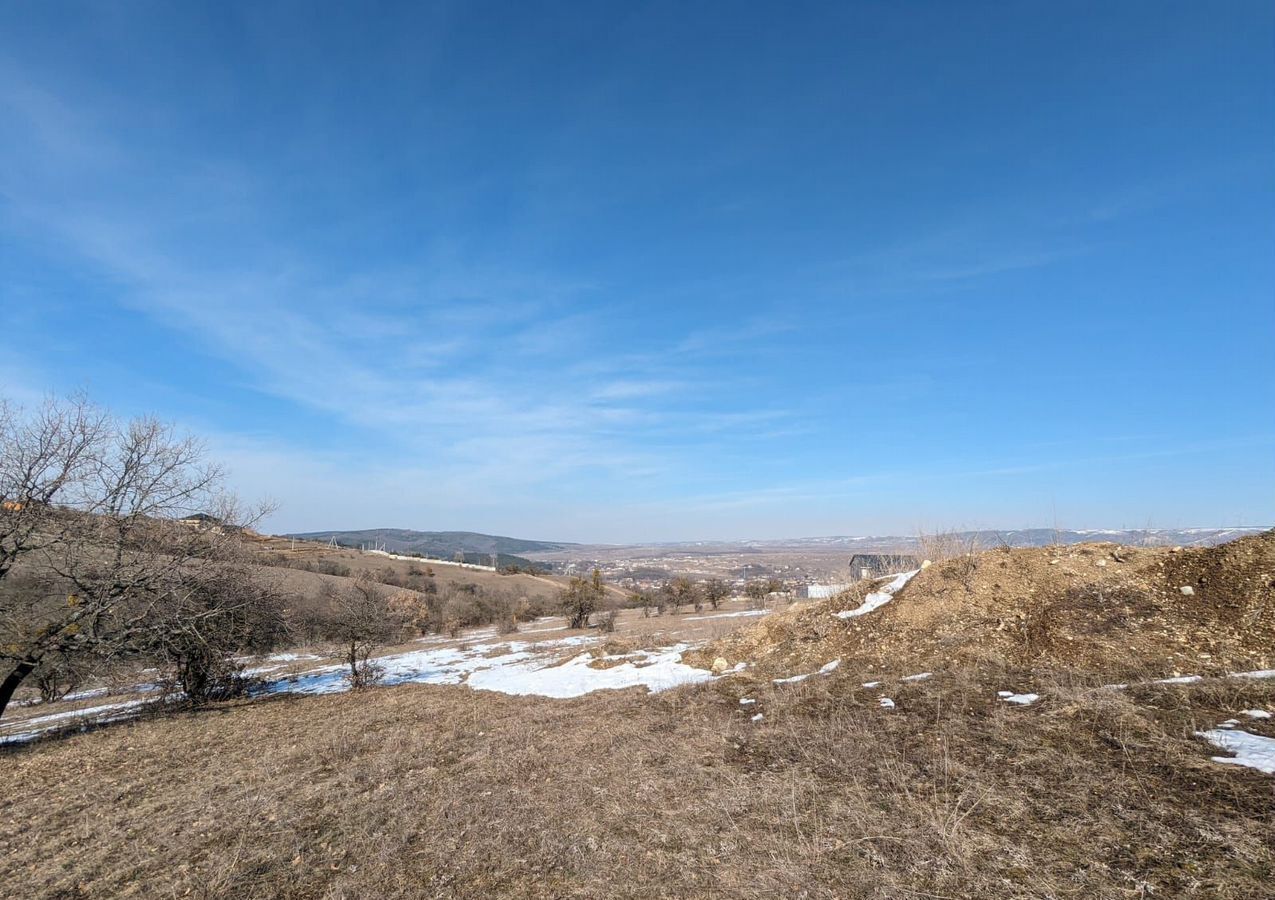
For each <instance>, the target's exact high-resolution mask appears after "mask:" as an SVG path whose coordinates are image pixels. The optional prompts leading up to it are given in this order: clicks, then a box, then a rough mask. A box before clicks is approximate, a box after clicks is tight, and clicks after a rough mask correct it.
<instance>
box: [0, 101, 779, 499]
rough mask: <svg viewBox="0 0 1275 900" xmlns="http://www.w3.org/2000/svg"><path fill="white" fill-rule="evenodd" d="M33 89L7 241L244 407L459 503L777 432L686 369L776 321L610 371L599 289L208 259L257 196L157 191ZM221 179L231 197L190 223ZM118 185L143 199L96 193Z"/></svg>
mask: <svg viewBox="0 0 1275 900" xmlns="http://www.w3.org/2000/svg"><path fill="white" fill-rule="evenodd" d="M33 90H34V89H30V88H24V89H23V91H20V92H15V91H13V90H8V89H5V90H2V91H0V108H2V109H3V110H4V111H5V113H6V116H7V118H9V119H10V121H12V122H14V123H15V125H16V126H17V127H16V130H15V131H16V134H17V135H18V136H17V137H11V139H10V140H8V141H3V142H0V153H3V157H2V158H3V159H4V160H5V161H6V163H7V165H6V166H5V167H4V168H5V169H6V170H7V174H6V175H0V190H3V192H4V195H5V197H6V200H7V202H8V214H7V219H8V223H7V227H9V228H12V229H17V230H21V231H22V233H23V234H24V235H25V236H28V237H29V236H30V235H32V234H37V233H38V234H41V235H43V236H44V237H45V238H46V239H48V240H50V241H53V242H56V243H57V244H58V245H59V246H60V247H61V248H62V252H63V253H64V254H65V255H67V257H68V258H71V259H75V260H78V261H79V264H81V265H86V266H88V267H90V268H91V269H93V270H94V271H96V272H98V273H100V274H101V275H103V276H105V277H107V278H108V279H110V281H111V282H112V283H113V284H114V285H116V286H117V290H116V291H115V292H114V293H115V295H116V296H117V297H118V298H119V299H118V302H120V303H123V304H125V305H127V306H128V307H130V308H132V309H133V310H135V311H138V312H141V313H143V314H144V315H146V316H148V317H151V318H152V319H154V320H155V321H157V322H160V323H162V324H163V325H164V326H165V327H168V328H171V329H173V330H174V331H176V332H179V333H181V334H183V335H184V336H186V338H187V339H189V340H192V341H195V342H197V343H199V344H200V345H201V346H202V347H203V348H204V349H205V351H206V352H207V353H209V354H211V355H213V356H216V357H219V358H221V359H224V360H227V361H229V362H230V363H232V364H233V365H235V366H236V367H238V368H239V369H240V370H241V371H242V372H243V373H244V374H245V376H246V378H247V381H248V383H249V384H250V385H251V386H252V387H253V388H254V389H255V390H258V391H261V392H264V393H267V394H270V395H273V396H275V397H279V398H283V399H285V400H287V401H289V402H292V403H295V404H297V405H299V406H302V407H305V408H308V409H311V410H315V411H318V412H320V413H322V414H326V415H328V416H331V417H332V418H333V420H334V422H335V423H337V424H338V427H354V428H357V429H361V430H363V431H365V432H367V433H368V435H369V436H368V437H366V438H362V439H360V440H361V442H362V443H363V444H364V445H369V444H374V445H376V446H377V451H378V454H380V455H382V456H383V457H385V458H393V459H395V461H396V462H397V463H402V461H403V460H406V459H410V460H414V461H416V462H415V465H417V466H419V469H420V471H419V472H417V474H421V475H422V476H423V473H424V471H425V470H427V471H428V472H429V473H430V475H429V477H431V478H433V479H435V480H437V479H440V478H441V479H445V480H446V481H447V483H448V484H449V485H450V486H451V488H452V489H453V490H463V491H465V492H467V493H466V496H467V497H468V498H469V501H470V502H475V500H476V498H478V497H498V496H501V495H502V493H503V494H505V495H507V492H508V491H510V490H513V489H514V488H516V487H518V486H526V485H533V484H543V483H545V482H550V481H554V480H555V479H556V480H562V479H570V478H572V477H575V476H577V475H581V474H583V475H585V476H587V475H588V473H590V472H593V473H598V472H601V473H610V474H611V475H625V476H641V475H643V474H649V473H651V472H655V471H660V470H663V469H665V468H667V467H669V466H671V465H675V464H676V463H675V462H674V458H673V457H670V456H669V454H670V453H675V452H676V451H675V449H674V448H675V447H678V446H681V445H685V444H686V443H687V442H688V441H694V440H696V439H697V438H696V436H697V435H703V434H709V433H711V434H712V435H714V436H715V437H716V436H720V435H730V434H734V435H738V436H748V435H753V436H764V435H765V434H767V433H768V432H770V431H773V430H774V428H775V426H776V423H777V422H782V421H783V420H784V419H785V418H786V417H787V416H788V413H786V412H784V411H782V410H778V409H768V410H750V411H740V412H730V411H725V412H723V411H721V410H720V409H715V408H713V407H716V406H719V405H720V404H719V403H714V402H712V401H714V400H716V401H720V400H721V399H722V398H721V395H720V390H721V385H714V384H712V383H709V382H706V381H704V380H703V379H694V378H693V377H691V376H692V375H693V374H694V373H693V372H691V371H689V370H687V368H686V366H687V361H686V360H685V359H682V358H681V357H684V356H685V355H686V354H688V353H691V352H692V351H695V352H702V351H704V350H706V349H708V348H709V347H713V348H716V349H717V350H721V349H722V348H723V347H729V346H746V345H747V343H748V342H749V341H751V340H754V339H759V338H764V337H765V336H766V335H768V334H771V333H773V332H774V331H775V329H776V328H777V327H781V326H777V325H775V324H774V323H764V322H752V323H746V324H745V325H743V326H740V327H732V328H731V329H728V330H726V331H723V332H714V333H708V332H705V333H700V334H696V335H692V336H691V337H689V338H681V337H678V336H676V335H671V336H669V337H668V338H667V339H666V340H665V342H664V346H659V345H658V344H655V345H651V346H648V347H646V348H645V349H639V350H638V351H636V352H630V353H627V354H617V353H616V352H615V351H614V350H613V346H614V345H615V343H616V340H617V338H622V337H623V335H616V334H614V333H610V332H608V328H609V327H610V326H609V323H608V322H607V319H606V315H605V311H599V309H598V308H597V307H596V305H590V306H589V308H588V311H585V310H583V309H582V308H581V304H580V303H578V302H577V301H578V300H579V298H580V297H581V296H582V295H585V294H588V293H589V292H591V291H594V290H595V289H596V285H593V284H592V283H590V282H589V280H588V279H583V278H580V279H577V278H570V277H560V276H556V275H550V274H547V273H545V272H543V271H538V270H537V269H536V268H535V267H534V265H532V266H526V265H524V266H523V267H522V268H518V267H517V266H515V265H513V264H504V265H496V266H484V265H482V264H481V263H479V262H478V261H476V260H474V259H468V258H466V257H465V254H464V253H463V252H461V251H459V250H458V249H457V248H456V247H455V246H454V245H439V246H438V247H435V248H433V249H430V248H428V247H427V248H425V250H424V251H423V253H422V254H421V255H420V256H419V258H418V259H417V260H416V261H415V262H412V263H410V264H399V265H396V266H395V267H394V268H392V269H379V270H378V269H376V268H361V269H359V270H358V271H354V272H349V271H347V270H345V269H344V268H343V267H342V266H340V265H337V264H334V263H333V261H331V260H326V259H316V258H313V257H311V256H308V255H307V254H305V253H303V252H301V251H300V250H299V249H297V248H296V247H294V246H292V245H291V244H290V243H289V242H287V241H286V240H280V239H279V238H278V237H277V236H276V237H275V238H273V240H274V241H275V243H271V244H269V245H268V246H266V247H262V248H247V249H245V251H244V253H243V255H242V256H238V257H234V258H233V261H228V260H223V259H219V258H218V257H217V255H216V254H210V253H208V252H206V249H205V248H206V246H207V245H210V244H214V243H216V242H217V241H219V240H221V239H222V238H223V237H224V236H225V235H226V234H230V233H233V232H234V231H235V229H236V228H237V226H238V225H239V223H243V222H256V221H265V220H268V219H269V218H270V213H271V209H270V203H271V196H270V193H269V190H268V189H266V188H263V187H262V186H261V185H259V184H256V183H254V180H253V179H252V178H251V177H249V176H247V175H246V173H243V172H242V171H240V170H238V169H237V168H236V167H235V166H234V165H230V164H226V163H222V162H221V161H218V160H208V161H204V162H201V163H198V164H196V165H194V166H193V167H190V168H189V169H188V171H187V172H186V173H185V174H182V175H179V176H176V177H174V178H173V179H172V180H170V181H166V182H165V183H164V185H163V187H162V190H161V189H156V187H155V185H154V183H153V181H152V180H148V179H147V177H146V175H145V173H142V172H140V171H139V168H140V164H139V163H137V162H135V161H134V159H135V157H134V155H133V154H132V153H130V148H129V147H128V146H126V145H123V144H121V140H122V139H121V137H120V136H119V135H118V134H116V133H114V132H112V131H110V130H109V129H106V128H103V127H101V126H100V123H97V122H95V121H94V120H93V119H92V117H90V116H87V115H83V114H81V113H80V111H79V110H77V109H73V108H71V107H70V106H69V105H67V104H64V103H59V102H57V101H56V98H55V97H51V96H49V95H46V94H43V93H38V94H33V93H32V91H33ZM151 164H153V162H148V165H151ZM223 180H224V181H225V182H226V184H227V186H228V193H229V194H230V195H231V199H230V200H227V201H225V202H224V205H219V204H217V203H213V204H212V205H211V206H210V207H209V206H203V205H202V204H203V201H204V198H206V197H209V196H216V195H218V191H219V182H220V181H223ZM116 182H119V183H131V184H134V185H137V184H140V185H142V186H143V187H142V188H141V189H140V190H139V191H138V192H137V193H136V194H129V193H128V192H124V191H119V190H114V189H111V188H109V187H106V188H104V187H103V185H110V184H113V183H116ZM636 343H637V342H635V341H627V342H625V344H626V346H630V347H631V346H635V345H636ZM690 384H694V387H693V389H688V385H690ZM294 449H295V448H294ZM244 458H245V459H258V458H259V456H251V455H244ZM294 462H295V460H294ZM254 465H255V463H254ZM402 471H403V472H404V473H405V474H404V477H414V476H413V475H412V474H411V473H412V472H414V471H417V470H416V469H414V468H413V467H412V466H411V465H409V466H407V467H406V468H405V469H402ZM469 492H474V493H469Z"/></svg>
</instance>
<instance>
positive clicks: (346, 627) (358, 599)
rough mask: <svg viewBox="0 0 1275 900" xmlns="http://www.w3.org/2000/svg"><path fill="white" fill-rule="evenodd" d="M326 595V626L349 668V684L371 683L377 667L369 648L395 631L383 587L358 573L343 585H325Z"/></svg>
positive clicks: (397, 626) (396, 629)
mask: <svg viewBox="0 0 1275 900" xmlns="http://www.w3.org/2000/svg"><path fill="white" fill-rule="evenodd" d="M328 596H329V598H330V600H331V619H330V628H331V631H332V634H333V637H335V638H336V640H337V641H338V642H339V643H340V645H341V659H342V661H343V662H344V663H345V664H346V665H347V666H349V668H350V674H349V679H350V686H351V687H355V688H361V687H366V686H368V685H370V684H374V683H375V682H376V681H377V680H379V678H380V676H381V669H380V667H379V666H377V665H376V663H374V662H372V659H371V656H372V651H373V650H374V649H376V648H377V647H378V646H380V645H382V644H385V643H386V642H388V641H390V640H391V639H392V638H393V637H394V635H395V634H396V633H397V632H398V630H399V625H398V623H396V621H395V616H394V614H393V611H392V609H391V606H390V600H389V598H388V597H387V596H386V593H385V590H384V588H382V587H381V586H380V585H378V584H377V583H376V582H374V581H372V579H371V578H369V577H368V576H367V574H366V573H361V574H360V575H359V576H358V577H357V578H354V579H353V580H351V581H347V582H345V583H343V584H340V585H333V584H329V585H328Z"/></svg>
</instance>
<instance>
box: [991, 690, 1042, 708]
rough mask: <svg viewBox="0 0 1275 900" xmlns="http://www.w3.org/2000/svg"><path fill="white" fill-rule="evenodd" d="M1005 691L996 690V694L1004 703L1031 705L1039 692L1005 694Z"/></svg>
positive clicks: (1038, 695) (1037, 698) (1037, 697)
mask: <svg viewBox="0 0 1275 900" xmlns="http://www.w3.org/2000/svg"><path fill="white" fill-rule="evenodd" d="M1005 693H1006V692H1005V691H997V692H996V694H997V696H998V697H1000V698H1001V699H1002V700H1004V701H1005V702H1006V703H1017V704H1018V705H1019V706H1031V705H1032V704H1033V703H1035V702H1036V701H1037V700H1039V699H1040V694H1009V696H1006V695H1005Z"/></svg>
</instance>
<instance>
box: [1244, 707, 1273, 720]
mask: <svg viewBox="0 0 1275 900" xmlns="http://www.w3.org/2000/svg"><path fill="white" fill-rule="evenodd" d="M1240 715H1241V716H1248V717H1249V718H1250V719H1269V718H1270V717H1271V714H1270V713H1268V712H1267V711H1266V710H1264V709H1242V710H1240Z"/></svg>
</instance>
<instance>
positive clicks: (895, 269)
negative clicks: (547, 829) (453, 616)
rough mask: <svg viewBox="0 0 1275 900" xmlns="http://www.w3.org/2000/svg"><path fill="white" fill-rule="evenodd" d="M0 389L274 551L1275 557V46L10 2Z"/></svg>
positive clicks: (1214, 8) (1262, 24)
mask: <svg viewBox="0 0 1275 900" xmlns="http://www.w3.org/2000/svg"><path fill="white" fill-rule="evenodd" d="M0 21H3V27H2V28H0V121H3V123H4V127H3V128H0V333H2V334H3V338H4V340H3V354H2V355H0V388H2V389H3V392H4V393H6V394H7V395H9V396H10V397H14V398H16V399H18V400H20V401H26V402H30V401H32V400H36V399H38V398H39V397H40V396H41V395H42V394H43V393H44V392H46V391H68V390H74V389H85V390H87V391H88V393H89V394H90V395H92V396H93V397H94V398H96V399H97V400H99V401H100V402H102V403H104V404H106V405H108V406H110V407H112V408H113V409H115V410H117V411H119V412H121V413H125V414H132V413H141V412H154V413H157V414H159V415H160V416H162V417H164V418H167V419H170V420H173V421H175V422H178V423H180V424H181V425H182V426H183V427H185V428H188V429H190V430H192V431H195V432H197V433H198V434H201V435H203V436H204V437H205V438H206V439H207V441H208V443H209V446H210V449H211V450H212V452H213V453H214V455H216V456H217V457H218V458H220V459H222V460H224V461H225V462H226V464H227V465H228V466H229V468H230V470H231V472H232V483H233V484H234V486H235V487H237V488H238V490H239V491H240V492H242V493H243V494H244V495H246V496H248V497H250V498H256V497H262V496H270V497H273V498H274V499H276V500H277V501H278V502H279V504H280V509H279V512H278V513H277V514H276V515H275V516H274V518H273V520H272V521H271V522H270V523H269V524H270V526H271V527H272V528H273V529H276V530H303V529H320V528H337V527H340V528H355V527H372V526H400V527H415V528H423V529H444V528H446V529H452V528H464V529H473V530H478V531H488V532H499V533H512V534H518V535H523V536H528V537H542V538H557V539H566V540H584V541H595V540H597V541H615V542H620V541H632V540H679V539H698V538H744V537H776V536H796V535H812V534H858V533H883V532H890V533H900V532H902V533H911V532H914V531H916V530H917V529H918V528H927V529H929V528H938V527H955V526H987V527H1007V528H1008V527H1022V526H1029V525H1053V524H1055V523H1056V524H1058V525H1060V526H1063V527H1122V526H1128V527H1141V526H1145V525H1148V524H1150V525H1158V526H1170V525H1191V524H1236V523H1241V522H1243V523H1258V524H1261V523H1270V522H1272V521H1275V514H1273V513H1275V465H1273V463H1275V350H1273V349H1272V348H1273V347H1275V52H1273V50H1272V47H1273V46H1275V8H1273V7H1272V6H1271V5H1270V4H1269V3H1266V2H1241V0H1235V2H1227V3H1222V4H1201V3H1172V2H1151V3H1135V2H1121V3H1114V4H1113V3H1092V4H1090V3H1043V2H1039V3H1037V2H1032V3H988V4H976V3H959V4H957V3H946V2H938V3H906V4H895V3H838V4H806V3H792V4H762V3H739V2H732V3H691V4H688V3H668V4H661V3H650V4H632V3H616V4H607V3H601V2H599V3H574V4H567V3H535V2H532V3H492V4H488V3H473V2H470V3H454V4H437V5H429V4H423V3H412V4H407V3H404V4H346V5H345V6H344V8H341V6H340V5H338V4H335V3H324V4H268V3H222V2H219V3H207V4H197V3H181V4H153V5H152V4H143V3H113V4H106V3H100V4H99V3H79V4H65V3H55V2H50V3H39V4H32V3H25V2H12V0H3V2H0Z"/></svg>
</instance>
